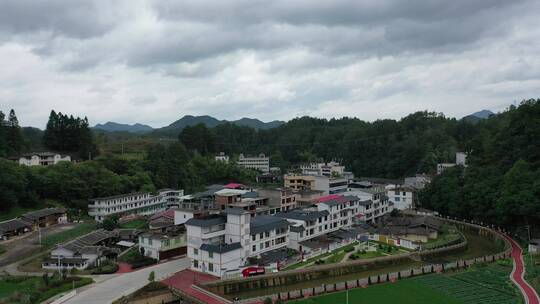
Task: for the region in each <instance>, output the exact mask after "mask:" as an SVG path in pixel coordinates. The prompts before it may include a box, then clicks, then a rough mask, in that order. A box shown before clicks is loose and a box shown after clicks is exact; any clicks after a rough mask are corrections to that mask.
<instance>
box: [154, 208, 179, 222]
mask: <svg viewBox="0 0 540 304" xmlns="http://www.w3.org/2000/svg"><path fill="white" fill-rule="evenodd" d="M160 217H165V218H169V219H173V220H174V209H167V210H165V211H162V212H159V213H156V214H154V215H152V216H151V217H150V220H155V219H157V218H160Z"/></svg>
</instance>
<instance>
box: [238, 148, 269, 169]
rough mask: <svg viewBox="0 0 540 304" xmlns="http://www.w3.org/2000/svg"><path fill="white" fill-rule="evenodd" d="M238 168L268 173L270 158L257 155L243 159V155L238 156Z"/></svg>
mask: <svg viewBox="0 0 540 304" xmlns="http://www.w3.org/2000/svg"><path fill="white" fill-rule="evenodd" d="M236 164H237V165H238V166H240V167H244V168H247V169H256V170H259V171H261V172H263V173H268V172H270V158H269V157H266V156H265V155H264V154H262V153H261V154H259V156H251V157H245V156H244V154H240V156H238V162H237V163H236Z"/></svg>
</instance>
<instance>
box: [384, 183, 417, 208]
mask: <svg viewBox="0 0 540 304" xmlns="http://www.w3.org/2000/svg"><path fill="white" fill-rule="evenodd" d="M386 195H387V196H388V200H389V201H390V202H391V203H393V204H394V208H395V209H399V210H405V209H412V208H414V199H415V195H416V190H414V189H413V188H411V187H406V186H395V187H391V188H389V189H387V190H386Z"/></svg>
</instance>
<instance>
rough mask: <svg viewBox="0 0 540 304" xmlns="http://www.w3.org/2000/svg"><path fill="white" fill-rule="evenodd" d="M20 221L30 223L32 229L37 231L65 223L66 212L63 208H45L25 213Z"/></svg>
mask: <svg viewBox="0 0 540 304" xmlns="http://www.w3.org/2000/svg"><path fill="white" fill-rule="evenodd" d="M21 219H22V220H24V221H25V222H29V223H31V224H32V227H33V229H37V228H38V227H48V226H52V225H56V224H63V223H67V211H66V209H65V208H46V209H41V210H36V211H30V212H27V213H25V214H23V215H22V216H21Z"/></svg>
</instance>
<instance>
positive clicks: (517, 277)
mask: <svg viewBox="0 0 540 304" xmlns="http://www.w3.org/2000/svg"><path fill="white" fill-rule="evenodd" d="M504 237H505V238H506V239H507V240H508V241H509V242H510V244H511V245H512V258H513V259H514V269H513V270H512V273H511V274H510V278H511V279H512V282H514V284H515V285H516V286H517V287H519V289H520V290H521V293H522V294H523V297H524V298H525V303H526V304H540V298H539V297H538V294H537V293H536V290H534V288H532V287H531V285H529V283H527V281H525V279H524V276H525V266H524V263H523V250H522V249H521V246H519V244H518V243H517V242H516V241H514V240H513V239H512V238H510V237H508V236H506V235H505V236H504Z"/></svg>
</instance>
